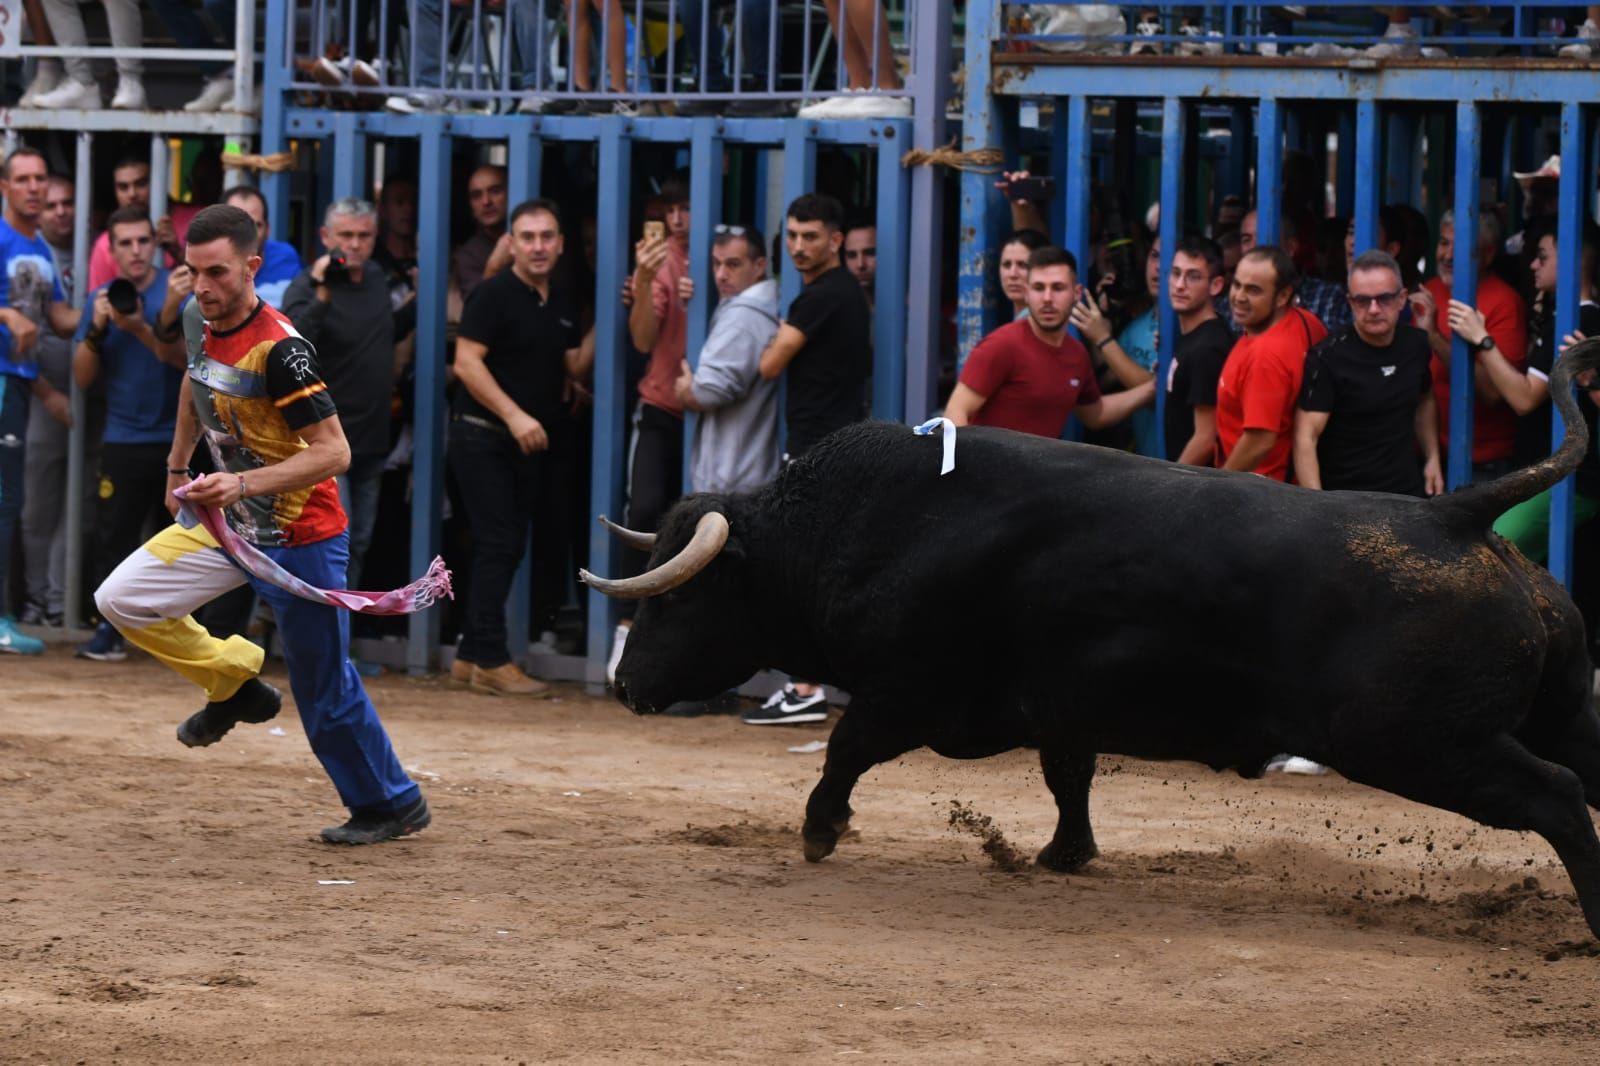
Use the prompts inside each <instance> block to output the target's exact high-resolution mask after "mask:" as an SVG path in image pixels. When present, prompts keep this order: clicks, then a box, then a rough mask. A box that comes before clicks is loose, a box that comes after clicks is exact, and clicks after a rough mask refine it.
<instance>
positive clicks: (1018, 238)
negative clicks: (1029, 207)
mask: <svg viewBox="0 0 1600 1066" xmlns="http://www.w3.org/2000/svg"><path fill="white" fill-rule="evenodd" d="M1049 243H1050V238H1049V237H1046V236H1045V235H1044V234H1042V233H1040V232H1039V231H1038V230H1036V229H1019V230H1017V231H1016V232H1015V233H1013V234H1012V235H1011V236H1009V237H1007V238H1006V239H1005V240H1003V241H1001V242H1000V247H1002V248H1004V247H1005V246H1006V245H1008V244H1020V245H1022V246H1023V247H1024V248H1026V249H1027V250H1028V251H1029V252H1030V253H1032V252H1037V251H1038V250H1039V249H1040V248H1043V247H1045V246H1046V245H1048V244H1049Z"/></svg>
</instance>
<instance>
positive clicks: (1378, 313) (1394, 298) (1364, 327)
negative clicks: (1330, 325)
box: [1350, 268, 1406, 348]
mask: <svg viewBox="0 0 1600 1066" xmlns="http://www.w3.org/2000/svg"><path fill="white" fill-rule="evenodd" d="M1405 306H1406V289H1405V286H1404V285H1402V284H1401V283H1400V275H1398V274H1396V273H1395V272H1394V271H1392V270H1389V269H1387V268H1382V269H1378V270H1358V271H1356V272H1355V273H1354V274H1351V275H1350V310H1351V312H1352V313H1353V314H1354V315H1355V324H1356V332H1357V333H1359V334H1361V339H1362V340H1364V341H1366V342H1367V343H1368V344H1371V345H1373V346H1374V347H1377V348H1386V347H1388V346H1389V345H1390V344H1391V343H1392V342H1393V341H1394V331H1395V327H1396V326H1398V325H1399V324H1400V312H1401V311H1403V310H1404V309H1405Z"/></svg>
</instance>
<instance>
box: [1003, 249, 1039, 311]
mask: <svg viewBox="0 0 1600 1066" xmlns="http://www.w3.org/2000/svg"><path fill="white" fill-rule="evenodd" d="M1031 255H1033V252H1032V250H1031V249H1029V247H1028V246H1027V245H1026V244H1019V243H1017V242H1015V241H1013V242H1012V243H1010V244H1006V245H1002V246H1001V247H1000V289H1001V291H1002V292H1004V293H1005V294H1006V299H1008V300H1010V301H1011V303H1012V305H1013V306H1015V305H1016V304H1020V303H1026V302H1027V299H1028V257H1029V256H1031Z"/></svg>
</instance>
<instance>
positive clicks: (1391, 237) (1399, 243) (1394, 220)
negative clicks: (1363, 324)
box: [1344, 204, 1421, 318]
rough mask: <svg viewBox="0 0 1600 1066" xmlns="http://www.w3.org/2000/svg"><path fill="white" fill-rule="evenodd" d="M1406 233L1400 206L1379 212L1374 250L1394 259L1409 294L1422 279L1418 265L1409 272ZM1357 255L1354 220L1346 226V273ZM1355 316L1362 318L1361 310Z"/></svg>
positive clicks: (1394, 205)
mask: <svg viewBox="0 0 1600 1066" xmlns="http://www.w3.org/2000/svg"><path fill="white" fill-rule="evenodd" d="M1405 233H1406V220H1405V218H1404V217H1403V215H1402V213H1401V211H1400V208H1399V206H1398V205H1396V204H1386V205H1384V207H1383V209H1382V210H1381V211H1379V212H1378V243H1377V244H1375V245H1373V248H1375V249H1377V250H1378V251H1381V252H1385V253H1387V254H1388V255H1389V256H1390V257H1391V258H1393V259H1394V261H1395V263H1396V265H1398V266H1399V267H1400V283H1401V285H1402V286H1404V287H1405V290H1406V291H1407V292H1410V291H1411V290H1412V289H1414V288H1416V287H1417V284H1418V282H1420V281H1421V278H1420V277H1419V276H1418V273H1417V264H1416V263H1412V264H1411V267H1410V269H1409V270H1408V269H1407V268H1406V243H1405ZM1371 250H1372V249H1368V248H1363V249H1362V251H1363V252H1366V251H1371ZM1356 255H1357V252H1356V220H1355V219H1353V218H1352V219H1351V220H1350V222H1349V224H1348V225H1347V226H1345V231H1344V261H1345V270H1346V272H1348V271H1349V270H1350V264H1352V263H1354V262H1355V261H1356ZM1351 306H1352V307H1353V306H1354V305H1353V304H1352V305H1351ZM1404 310H1405V308H1404V307H1402V308H1401V311H1402V312H1404ZM1355 315H1356V317H1357V318H1359V317H1360V316H1361V310H1360V309H1359V308H1357V309H1356V311H1355Z"/></svg>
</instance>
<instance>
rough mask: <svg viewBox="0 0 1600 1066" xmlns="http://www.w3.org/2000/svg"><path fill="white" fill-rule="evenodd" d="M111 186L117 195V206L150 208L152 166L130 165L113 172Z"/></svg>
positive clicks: (144, 164) (143, 164) (146, 164)
mask: <svg viewBox="0 0 1600 1066" xmlns="http://www.w3.org/2000/svg"><path fill="white" fill-rule="evenodd" d="M111 185H112V188H113V189H114V190H115V192H116V194H117V206H118V207H127V206H129V205H130V204H134V205H137V206H139V207H148V206H150V164H148V163H129V164H128V165H127V166H125V167H118V168H117V169H116V170H113V171H112V172H111Z"/></svg>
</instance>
